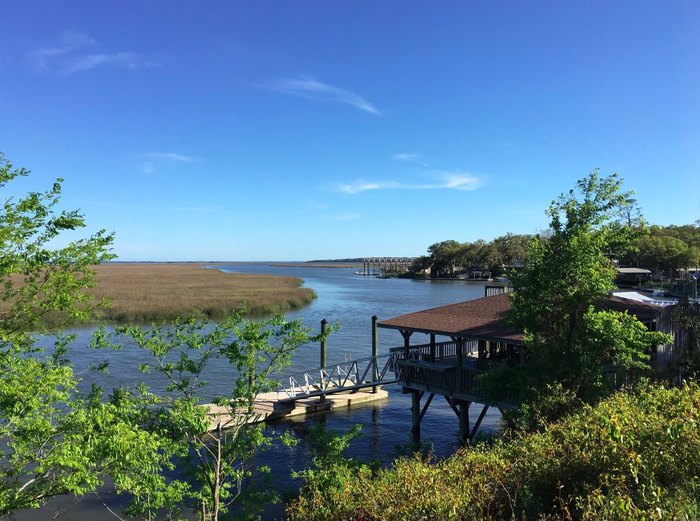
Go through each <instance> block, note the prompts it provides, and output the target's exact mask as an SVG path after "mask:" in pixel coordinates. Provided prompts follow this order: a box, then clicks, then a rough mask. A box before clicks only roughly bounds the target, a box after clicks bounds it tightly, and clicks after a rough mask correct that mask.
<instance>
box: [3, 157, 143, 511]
mask: <svg viewBox="0 0 700 521" xmlns="http://www.w3.org/2000/svg"><path fill="white" fill-rule="evenodd" d="M26 175H28V171H27V170H25V169H15V168H13V166H12V164H11V163H10V162H9V161H7V160H6V159H5V157H4V156H2V155H0V187H2V188H5V187H6V186H7V185H8V184H9V183H10V182H12V181H13V180H15V179H17V178H18V177H22V176H26ZM60 195H61V180H60V179H59V180H57V181H56V183H54V185H53V187H52V188H51V189H50V190H48V191H46V192H32V193H29V194H28V195H26V196H25V197H20V198H6V199H5V200H4V202H3V204H2V209H1V210H0V284H1V285H2V289H1V291H2V293H1V295H0V516H2V515H8V514H11V513H12V512H14V511H16V510H18V509H21V508H36V507H39V506H41V505H43V504H44V503H45V501H46V500H47V499H48V498H50V497H51V496H55V495H58V494H64V493H68V492H70V493H74V494H78V495H80V494H83V493H86V492H89V491H92V490H94V488H95V487H96V486H98V485H99V484H100V483H101V482H102V477H103V476H104V473H105V472H106V469H108V468H110V466H111V460H110V458H109V451H108V447H107V446H106V445H105V442H106V441H107V438H104V437H101V436H98V437H96V434H97V433H100V432H101V431H100V429H117V430H119V429H120V428H123V427H125V426H126V425H127V424H128V422H129V421H130V420H129V418H125V417H124V416H123V415H121V413H119V414H118V413H117V412H116V411H113V410H107V409H105V410H103V409H101V407H108V406H107V405H104V406H100V407H98V405H97V402H96V401H95V397H96V396H97V395H99V394H100V392H101V391H100V390H97V389H96V390H94V391H93V393H92V394H91V395H89V396H83V395H81V393H79V392H78V391H77V389H76V380H75V377H74V375H73V371H72V369H71V367H70V365H68V364H67V363H66V361H65V354H66V351H67V346H68V344H69V342H70V340H71V338H70V337H59V338H58V340H57V341H56V343H55V345H53V346H51V348H50V349H49V350H48V351H46V350H44V349H43V348H42V347H41V346H39V345H37V344H36V341H35V337H34V336H33V334H32V333H31V332H32V331H42V332H47V329H46V328H43V326H42V324H43V323H44V318H45V317H46V316H48V315H49V314H52V313H53V314H58V315H59V316H60V317H62V319H63V320H79V319H83V318H85V317H86V316H87V314H88V313H89V312H90V310H91V309H93V308H94V306H95V305H96V303H95V302H93V300H92V298H91V297H90V296H89V295H88V294H87V293H86V292H85V289H86V288H89V287H91V286H92V285H93V281H94V274H93V272H92V271H91V269H90V267H91V266H92V265H95V264H97V263H100V262H103V261H105V260H108V259H110V258H112V255H111V254H110V253H109V247H110V245H111V242H112V235H110V234H107V233H105V232H104V231H100V232H97V233H96V234H95V235H93V236H91V237H89V238H87V239H81V240H76V241H72V242H68V243H67V245H66V246H63V247H55V245H56V244H58V243H60V242H61V241H65V240H64V237H65V233H66V232H71V231H73V230H78V229H80V228H82V227H84V226H85V224H84V220H83V217H82V215H80V213H79V212H77V211H59V210H58V208H57V207H58V204H59V201H60ZM98 410H99V411H100V413H101V414H100V415H93V413H96V412H97V411H98ZM100 422H101V423H100ZM110 432H112V431H110ZM112 433H113V432H112ZM113 439H114V441H115V442H117V441H120V440H121V441H123V442H124V443H125V446H127V445H128V443H129V441H128V440H125V439H121V438H118V437H116V435H115V437H114V438H113Z"/></svg>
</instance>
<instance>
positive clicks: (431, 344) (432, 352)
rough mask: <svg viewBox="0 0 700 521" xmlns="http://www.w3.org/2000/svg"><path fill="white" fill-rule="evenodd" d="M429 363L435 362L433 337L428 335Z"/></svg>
mask: <svg viewBox="0 0 700 521" xmlns="http://www.w3.org/2000/svg"><path fill="white" fill-rule="evenodd" d="M430 361H431V362H434V361H435V335H434V334H431V335H430Z"/></svg>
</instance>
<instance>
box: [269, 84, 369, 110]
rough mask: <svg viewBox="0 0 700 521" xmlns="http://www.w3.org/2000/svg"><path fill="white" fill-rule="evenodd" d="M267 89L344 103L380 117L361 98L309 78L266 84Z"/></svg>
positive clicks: (367, 102)
mask: <svg viewBox="0 0 700 521" xmlns="http://www.w3.org/2000/svg"><path fill="white" fill-rule="evenodd" d="M267 87H268V88H270V89H272V90H275V91H277V92H281V93H283V94H289V95H291V96H298V97H301V98H308V99H321V100H328V101H335V102H338V103H345V104H346V105H350V106H352V107H354V108H356V109H358V110H362V111H364V112H369V113H370V114H375V115H380V114H381V112H379V109H377V107H375V106H374V105H373V104H372V103H370V102H369V101H367V100H366V99H365V98H363V97H362V96H359V95H357V94H355V93H354V92H351V91H349V90H345V89H341V88H340V87H336V86H334V85H329V84H328V83H323V82H320V81H318V80H317V79H315V78H313V77H311V76H299V77H297V78H283V79H280V80H276V81H272V82H270V83H268V84H267Z"/></svg>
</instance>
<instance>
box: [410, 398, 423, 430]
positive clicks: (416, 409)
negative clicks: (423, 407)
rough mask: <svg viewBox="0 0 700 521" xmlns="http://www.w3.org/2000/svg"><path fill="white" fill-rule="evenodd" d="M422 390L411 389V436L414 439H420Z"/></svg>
mask: <svg viewBox="0 0 700 521" xmlns="http://www.w3.org/2000/svg"><path fill="white" fill-rule="evenodd" d="M420 420H421V418H420V391H411V436H412V437H413V441H414V442H415V443H418V442H419V441H420Z"/></svg>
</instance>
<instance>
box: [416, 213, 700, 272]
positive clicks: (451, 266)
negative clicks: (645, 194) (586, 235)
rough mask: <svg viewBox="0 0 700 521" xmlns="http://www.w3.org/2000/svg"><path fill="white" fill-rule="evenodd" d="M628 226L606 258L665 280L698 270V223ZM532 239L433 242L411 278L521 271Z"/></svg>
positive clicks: (505, 237) (510, 237) (512, 236)
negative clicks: (626, 236) (629, 233)
mask: <svg viewBox="0 0 700 521" xmlns="http://www.w3.org/2000/svg"><path fill="white" fill-rule="evenodd" d="M633 224H636V226H635V227H634V228H635V229H634V235H635V238H634V239H633V240H632V241H631V242H630V243H629V244H628V245H626V246H625V247H624V248H623V249H621V250H620V251H616V252H611V255H612V256H614V257H617V260H618V261H619V263H620V265H621V266H636V267H640V268H648V269H650V270H652V271H654V272H658V273H660V274H663V275H664V276H666V277H669V278H673V276H674V274H676V273H677V271H678V270H681V269H688V268H695V267H698V266H700V220H699V221H696V222H695V223H694V224H684V225H670V226H660V225H651V226H646V225H644V223H643V221H641V219H640V220H637V221H636V222H634V221H633ZM548 233H549V232H545V233H544V234H543V235H544V236H547V235H548ZM534 237H535V236H534V235H528V234H522V235H520V234H512V233H508V234H506V235H502V236H500V237H496V238H495V239H493V240H492V241H490V242H487V241H484V240H478V241H474V242H459V241H455V240H446V241H442V242H436V243H435V244H432V245H431V246H429V247H428V254H427V255H422V256H420V257H417V258H416V260H415V261H414V262H413V265H412V266H411V272H412V273H419V272H421V271H424V270H430V273H431V276H434V277H441V278H451V277H456V276H459V275H460V274H469V273H473V272H474V271H477V270H483V271H488V272H489V273H490V274H491V276H497V275H501V274H503V273H506V272H507V271H508V270H509V269H510V268H513V267H521V266H522V265H523V263H524V262H525V261H526V260H527V255H528V253H527V252H528V247H529V245H530V243H531V242H532V240H533V239H534Z"/></svg>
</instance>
